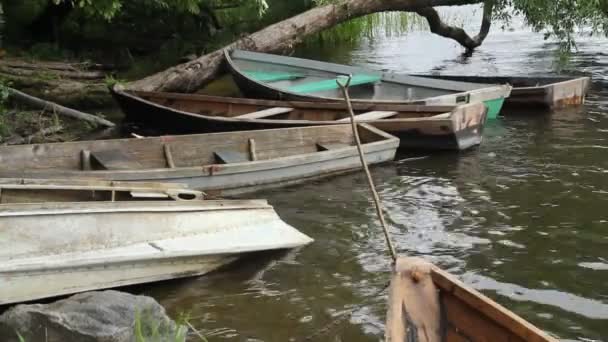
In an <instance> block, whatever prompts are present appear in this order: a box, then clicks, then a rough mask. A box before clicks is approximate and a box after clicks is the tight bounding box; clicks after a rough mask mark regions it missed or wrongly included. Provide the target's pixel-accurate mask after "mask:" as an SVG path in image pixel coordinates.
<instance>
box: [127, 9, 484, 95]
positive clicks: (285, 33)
mask: <svg viewBox="0 0 608 342" xmlns="http://www.w3.org/2000/svg"><path fill="white" fill-rule="evenodd" d="M481 2H483V0H344V1H340V2H337V3H331V4H328V5H325V6H319V7H315V8H312V9H310V10H308V11H306V12H304V13H301V14H298V15H296V16H294V17H291V18H289V19H286V20H283V21H281V22H278V23H276V24H273V25H270V26H268V27H266V28H264V29H262V30H260V31H257V32H255V33H253V34H251V35H249V36H247V37H244V38H242V39H239V40H237V41H236V42H233V43H232V44H229V45H227V46H225V47H224V48H228V49H234V48H239V49H245V50H250V51H258V52H274V51H287V50H290V49H292V48H293V47H294V46H295V45H296V44H298V43H300V42H301V41H302V40H303V39H304V38H305V37H306V36H309V35H312V34H315V33H318V32H321V31H323V30H325V29H327V28H330V27H333V26H335V25H337V24H340V23H343V22H345V21H348V20H350V19H353V18H358V17H362V16H364V15H367V14H371V13H376V12H386V11H404V12H416V11H418V10H422V9H423V8H431V7H434V6H459V5H468V4H476V3H481ZM490 12H491V11H490ZM438 17H439V16H437V18H438ZM439 22H441V21H440V20H439ZM487 29H489V24H488V25H487ZM463 32H464V31H463ZM480 34H481V32H480ZM486 34H487V32H486ZM480 37H482V35H480ZM483 38H485V36H483ZM480 40H483V39H482V38H480ZM478 45H479V44H478ZM223 58H224V54H223V49H221V50H216V51H214V52H211V53H209V54H207V55H204V56H201V57H199V58H197V59H195V60H193V61H190V62H187V63H185V64H181V65H177V66H174V67H171V68H169V69H167V70H165V71H161V72H159V73H156V74H154V75H151V76H148V77H146V78H143V79H141V80H138V81H134V82H131V83H130V84H129V85H128V88H130V89H136V90H148V91H182V92H192V91H194V90H196V89H198V88H200V86H202V85H203V84H205V83H208V82H210V81H211V80H213V79H214V78H215V77H216V76H217V75H218V74H219V73H220V72H221V66H222V61H223Z"/></svg>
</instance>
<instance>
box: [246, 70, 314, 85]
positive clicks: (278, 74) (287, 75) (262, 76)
mask: <svg viewBox="0 0 608 342" xmlns="http://www.w3.org/2000/svg"><path fill="white" fill-rule="evenodd" d="M245 74H246V75H247V76H249V77H251V78H252V79H254V80H256V81H258V82H277V81H287V80H295V79H297V78H302V77H304V75H303V74H299V73H295V72H282V71H254V70H247V71H245Z"/></svg>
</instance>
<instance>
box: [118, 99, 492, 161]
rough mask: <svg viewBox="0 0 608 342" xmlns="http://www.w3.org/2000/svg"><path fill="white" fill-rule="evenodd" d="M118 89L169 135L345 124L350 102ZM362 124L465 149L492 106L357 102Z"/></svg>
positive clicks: (417, 141) (125, 103)
mask: <svg viewBox="0 0 608 342" xmlns="http://www.w3.org/2000/svg"><path fill="white" fill-rule="evenodd" d="M112 93H113V95H114V98H115V99H116V101H117V102H118V103H119V104H120V106H121V108H122V110H123V111H124V112H125V115H126V118H127V120H130V121H133V122H140V123H142V124H144V125H151V126H154V127H155V128H159V129H161V130H163V132H165V133H193V132H198V133H206V132H224V131H235V130H252V129H267V128H278V127H298V126H318V125H328V124H344V123H345V122H348V120H350V119H349V118H350V116H349V114H348V112H347V111H346V109H345V105H344V103H330V102H327V103H325V102H297V101H276V100H256V99H245V98H229V97H219V96H207V95H197V94H177V93H161V92H141V91H126V90H123V89H121V88H119V87H114V88H113V89H112ZM353 109H354V111H355V113H356V114H358V115H357V117H356V119H357V121H359V122H364V123H368V124H370V125H372V126H374V127H376V128H379V129H381V130H383V131H385V132H388V133H390V134H392V135H395V136H396V137H398V138H399V139H400V146H401V147H403V148H416V149H443V150H465V149H468V148H470V147H473V146H477V145H479V144H480V143H481V141H482V133H483V128H484V124H485V121H486V108H485V106H484V105H483V104H481V103H473V104H467V105H462V106H424V105H402V104H373V103H353Z"/></svg>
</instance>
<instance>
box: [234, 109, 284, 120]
mask: <svg viewBox="0 0 608 342" xmlns="http://www.w3.org/2000/svg"><path fill="white" fill-rule="evenodd" d="M291 111H293V108H289V107H272V108H268V109H264V110H260V111H257V112H253V113H247V114H243V115H238V116H233V118H234V119H261V118H267V117H269V116H273V115H279V114H285V113H289V112H291Z"/></svg>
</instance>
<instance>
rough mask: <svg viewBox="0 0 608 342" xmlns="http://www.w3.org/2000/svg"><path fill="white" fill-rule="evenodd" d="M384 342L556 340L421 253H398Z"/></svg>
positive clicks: (553, 341) (542, 341)
mask: <svg viewBox="0 0 608 342" xmlns="http://www.w3.org/2000/svg"><path fill="white" fill-rule="evenodd" d="M389 291H390V292H389V307H388V312H387V320H386V332H385V337H386V341H387V342H397V341H398V342H403V341H408V342H410V341H411V342H413V341H420V342H441V341H445V342H460V341H469V342H482V341H521V342H558V340H557V339H555V338H553V337H551V336H549V335H548V334H547V333H545V332H544V331H542V330H540V329H538V328H537V327H535V326H534V325H532V324H531V323H529V322H527V321H526V320H524V319H523V318H521V317H519V316H517V315H516V314H514V313H513V312H511V311H509V310H508V309H506V308H505V307H503V306H501V305H499V304H498V303H496V302H494V301H493V300H491V299H490V298H488V297H486V296H484V295H483V294H481V293H479V292H478V291H476V290H474V289H472V288H470V287H468V286H466V285H465V284H463V283H462V282H460V281H459V280H458V279H456V278H455V277H454V276H452V275H451V274H449V273H447V272H445V271H443V270H441V269H440V268H438V267H436V266H434V265H433V264H431V263H429V262H426V261H425V260H423V259H420V258H398V259H397V262H396V266H395V274H394V275H393V278H392V280H391V285H390V290H389Z"/></svg>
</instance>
